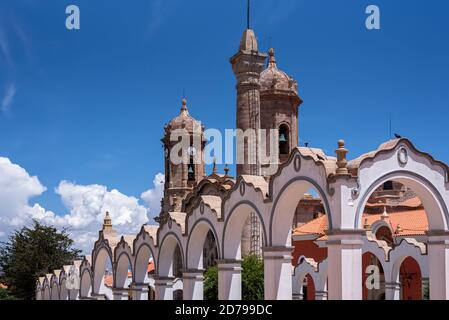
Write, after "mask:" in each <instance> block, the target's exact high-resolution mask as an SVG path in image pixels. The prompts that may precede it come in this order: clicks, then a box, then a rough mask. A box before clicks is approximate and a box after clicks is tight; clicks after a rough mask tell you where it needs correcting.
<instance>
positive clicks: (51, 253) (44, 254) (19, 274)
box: [0, 221, 80, 299]
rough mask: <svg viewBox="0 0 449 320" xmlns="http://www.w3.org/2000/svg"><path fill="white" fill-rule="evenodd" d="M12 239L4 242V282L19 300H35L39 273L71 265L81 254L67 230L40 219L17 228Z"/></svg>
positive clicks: (0, 248) (0, 264) (0, 246)
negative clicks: (44, 223) (46, 223)
mask: <svg viewBox="0 0 449 320" xmlns="http://www.w3.org/2000/svg"><path fill="white" fill-rule="evenodd" d="M8 240H9V241H8V242H1V243H0V270H2V272H3V274H2V276H1V277H0V281H1V282H3V283H5V284H6V285H7V286H8V292H9V293H10V294H11V295H13V296H14V297H16V298H18V299H33V298H34V296H35V289H36V280H37V278H38V277H39V276H43V275H45V274H46V273H51V272H52V271H53V270H55V269H60V268H61V267H62V266H63V265H65V264H69V263H70V262H71V261H72V260H74V259H76V258H77V257H78V256H79V253H80V251H79V250H77V249H74V248H73V247H72V246H73V240H72V239H70V238H69V236H68V233H67V230H66V229H64V230H62V231H61V232H59V231H58V230H57V229H56V228H53V227H47V226H44V225H42V224H40V223H39V222H37V221H34V222H33V226H32V227H31V228H28V227H24V228H22V229H20V230H16V231H14V232H13V233H12V234H11V235H10V236H9V238H8Z"/></svg>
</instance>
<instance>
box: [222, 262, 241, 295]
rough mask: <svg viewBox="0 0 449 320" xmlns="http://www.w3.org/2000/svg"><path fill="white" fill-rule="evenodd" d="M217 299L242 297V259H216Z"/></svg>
mask: <svg viewBox="0 0 449 320" xmlns="http://www.w3.org/2000/svg"><path fill="white" fill-rule="evenodd" d="M218 299H219V300H241V299H242V261H241V260H219V261H218Z"/></svg>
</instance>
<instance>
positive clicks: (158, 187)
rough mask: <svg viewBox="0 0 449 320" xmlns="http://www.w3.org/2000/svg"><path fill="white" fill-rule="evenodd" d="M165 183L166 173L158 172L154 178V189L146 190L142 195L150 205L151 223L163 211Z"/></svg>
mask: <svg viewBox="0 0 449 320" xmlns="http://www.w3.org/2000/svg"><path fill="white" fill-rule="evenodd" d="M164 183H165V176H164V174H163V173H158V174H157V175H156V176H155V177H154V180H153V185H154V187H153V189H149V190H147V191H145V192H144V193H142V195H141V196H140V197H141V198H142V200H143V201H144V202H145V203H146V205H147V206H148V210H149V214H150V217H151V221H150V223H152V222H153V218H155V217H156V216H158V215H159V213H160V211H161V199H162V197H163V195H164Z"/></svg>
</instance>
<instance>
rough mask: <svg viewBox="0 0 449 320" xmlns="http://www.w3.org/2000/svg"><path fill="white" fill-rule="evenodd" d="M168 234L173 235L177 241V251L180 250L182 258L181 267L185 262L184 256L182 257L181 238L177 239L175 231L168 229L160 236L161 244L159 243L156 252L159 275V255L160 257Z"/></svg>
mask: <svg viewBox="0 0 449 320" xmlns="http://www.w3.org/2000/svg"><path fill="white" fill-rule="evenodd" d="M169 235H173V236H174V237H175V239H176V241H177V242H178V245H179V249H180V250H179V251H181V258H182V267H183V268H184V267H185V266H184V264H185V257H184V250H182V244H181V240H180V239H179V237H178V235H177V234H176V233H174V232H173V231H169V232H167V233H166V234H165V235H164V237H163V238H162V241H161V244H160V245H159V250H158V253H157V276H159V271H160V269H159V262H160V257H161V252H162V250H161V249H162V247H163V245H164V241H165V239H166V238H167V237H168V236H169Z"/></svg>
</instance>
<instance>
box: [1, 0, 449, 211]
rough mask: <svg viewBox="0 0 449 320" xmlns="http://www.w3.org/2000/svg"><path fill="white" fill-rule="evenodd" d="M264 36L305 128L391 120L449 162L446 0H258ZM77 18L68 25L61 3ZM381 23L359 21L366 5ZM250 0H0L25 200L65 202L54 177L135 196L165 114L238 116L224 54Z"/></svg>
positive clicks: (353, 138) (8, 114)
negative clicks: (74, 25)
mask: <svg viewBox="0 0 449 320" xmlns="http://www.w3.org/2000/svg"><path fill="white" fill-rule="evenodd" d="M252 2H253V9H252V20H253V22H252V26H253V29H254V30H255V32H256V35H257V37H258V39H259V46H260V48H261V49H263V50H266V49H267V48H268V47H269V45H270V40H269V39H270V38H271V39H272V40H271V43H272V44H273V46H274V47H275V48H276V52H277V60H278V66H279V67H280V68H282V69H283V70H284V71H286V72H287V73H289V74H290V75H292V76H293V77H294V78H295V79H296V80H297V81H298V82H299V91H300V95H301V97H302V99H303V100H304V103H303V105H302V106H301V109H300V121H299V123H300V129H299V130H300V141H301V142H304V141H307V142H309V143H310V144H311V145H312V146H315V147H321V148H323V149H324V150H325V151H326V153H328V154H332V153H333V151H334V150H335V148H336V142H337V140H338V139H340V138H343V139H345V140H346V142H347V148H348V149H349V150H350V154H349V156H350V157H356V156H358V155H359V154H361V153H364V152H367V151H370V150H372V149H375V148H376V147H377V146H378V145H379V144H381V143H382V142H383V141H385V140H387V139H388V138H389V116H390V114H391V117H392V121H393V131H394V132H398V133H400V134H402V135H403V136H405V137H408V138H410V139H411V140H412V141H413V142H414V143H415V145H416V146H417V147H418V148H420V149H422V150H423V151H426V152H430V153H431V154H432V155H434V156H435V158H437V159H440V160H443V161H445V162H449V148H448V147H447V146H448V144H447V141H448V138H449V132H448V131H447V123H448V120H447V119H448V118H449V111H448V110H449V77H448V74H449V59H448V57H449V40H448V39H449V37H448V35H449V25H448V24H447V12H448V10H449V3H448V2H447V1H443V0H441V1H439V0H432V1H423V0H420V1H418V0H411V1H406V2H405V1H400V0H388V1H387V0H371V1H363V0H345V1H343V0H338V1H336V0H328V1H324V0H320V1H317V0H313V1H312V0H307V1H306V0H302V1H300V0H263V1H262V0H253V1H252ZM69 4H76V5H78V6H79V8H80V10H81V30H77V31H68V30H67V29H66V28H65V19H66V14H65V8H66V6H67V5H69ZM369 4H376V5H378V6H379V7H380V10H381V30H379V31H368V30H367V29H366V28H365V19H366V16H367V15H366V14H365V8H366V7H367V6H368V5H369ZM245 6H246V1H244V0H226V1H205V0H196V1H181V0H145V1H143V0H134V1H128V2H123V1H106V0H72V1H63V0H45V1H43V0H39V1H38V0H2V1H1V3H0V99H1V100H0V102H2V103H4V104H5V102H6V106H5V107H4V108H2V111H0V137H1V138H0V156H1V157H5V158H8V159H10V161H11V162H13V163H15V164H17V165H19V166H20V167H22V168H24V169H25V170H26V171H27V172H28V173H29V175H30V176H38V178H39V181H40V183H41V184H42V185H43V186H45V187H46V189H47V191H45V192H43V193H42V194H41V195H39V196H38V197H37V198H36V199H33V201H37V202H39V203H40V204H41V205H43V206H44V207H45V208H46V209H47V210H52V211H54V212H56V213H57V214H66V213H67V211H68V209H67V205H66V204H65V205H64V203H63V201H61V198H60V196H59V195H57V194H56V193H55V192H54V189H55V188H56V187H58V185H59V184H60V182H61V181H63V180H66V181H70V182H73V183H75V184H77V185H91V184H99V185H104V186H107V187H108V188H109V189H118V190H120V192H122V193H123V194H126V195H129V196H135V197H137V198H139V196H140V194H141V193H142V192H144V191H145V190H148V189H149V188H152V184H153V178H154V176H155V175H156V174H157V173H158V172H161V171H162V170H163V153H162V148H161V143H160V138H161V137H162V134H163V125H164V124H165V123H166V122H168V121H169V120H170V119H171V118H173V117H174V116H175V115H177V114H178V112H179V108H180V100H181V96H182V92H183V89H184V88H185V90H186V93H187V97H188V107H189V110H190V113H191V114H192V115H193V116H194V117H195V118H197V119H200V120H202V121H203V123H204V124H205V125H206V127H208V128H218V129H221V130H224V129H225V128H233V127H234V126H235V80H234V77H233V74H232V71H231V66H230V64H229V58H230V57H231V56H232V55H233V54H234V53H235V52H236V50H237V48H238V44H239V40H240V37H241V34H242V31H243V30H244V28H245V24H246V22H245V14H246V11H245V10H246V9H245Z"/></svg>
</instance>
